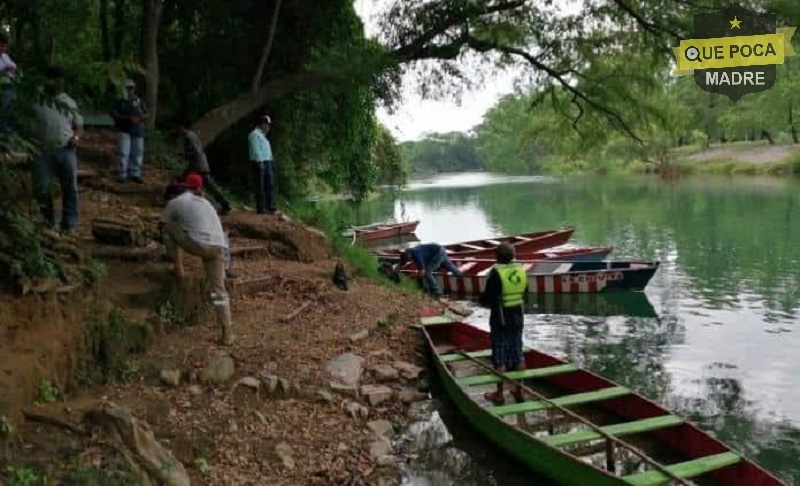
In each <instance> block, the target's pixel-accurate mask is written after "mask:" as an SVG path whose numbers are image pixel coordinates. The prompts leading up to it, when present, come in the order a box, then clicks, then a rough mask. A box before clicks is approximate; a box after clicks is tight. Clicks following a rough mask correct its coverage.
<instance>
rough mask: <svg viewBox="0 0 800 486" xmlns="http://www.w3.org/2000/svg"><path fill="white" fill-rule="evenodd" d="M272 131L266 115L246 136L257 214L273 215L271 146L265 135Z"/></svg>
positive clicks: (273, 181)
mask: <svg viewBox="0 0 800 486" xmlns="http://www.w3.org/2000/svg"><path fill="white" fill-rule="evenodd" d="M271 129H272V118H270V117H269V116H268V115H264V116H262V117H261V118H260V119H259V120H258V125H257V126H256V127H255V128H253V130H252V131H251V132H250V134H249V135H248V136H247V144H248V146H249V152H250V163H252V164H253V177H254V195H255V199H256V211H257V212H258V214H267V213H268V214H275V210H276V208H275V179H274V174H273V172H272V162H273V161H274V160H275V159H274V157H273V156H272V146H271V145H270V143H269V139H268V138H267V134H268V133H269V131H270V130H271Z"/></svg>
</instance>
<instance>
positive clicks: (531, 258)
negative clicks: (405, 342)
mask: <svg viewBox="0 0 800 486" xmlns="http://www.w3.org/2000/svg"><path fill="white" fill-rule="evenodd" d="M613 249H614V247H613V246H581V247H578V246H576V247H572V248H569V247H559V248H551V249H549V250H542V251H534V252H530V253H520V254H517V257H516V261H518V262H520V263H526V264H527V263H534V262H537V261H544V260H560V261H565V262H593V261H600V260H603V259H604V258H605V257H607V256H608V254H609V253H611V251H612V250H613ZM450 261H452V262H453V265H455V266H456V267H462V266H464V268H472V265H470V266H469V267H467V266H466V265H467V264H469V263H473V262H476V263H478V264H480V268H484V266H489V267H491V266H492V265H494V264H495V263H497V262H496V260H494V259H491V258H474V257H453V258H451V259H450ZM399 271H408V272H415V271H417V264H416V263H414V262H413V261H409V262H406V264H405V265H403V266H402V267H401V268H400V269H399Z"/></svg>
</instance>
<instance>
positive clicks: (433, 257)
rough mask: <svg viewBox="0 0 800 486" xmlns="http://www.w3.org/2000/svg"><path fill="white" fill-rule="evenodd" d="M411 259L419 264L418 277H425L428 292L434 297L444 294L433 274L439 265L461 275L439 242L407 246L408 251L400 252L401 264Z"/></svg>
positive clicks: (458, 275)
mask: <svg viewBox="0 0 800 486" xmlns="http://www.w3.org/2000/svg"><path fill="white" fill-rule="evenodd" d="M409 260H411V261H413V262H414V264H415V265H416V266H417V277H418V278H424V282H425V284H426V286H427V290H428V292H430V294H431V295H433V296H434V297H441V296H442V289H441V288H440V287H439V284H438V283H437V282H436V278H435V277H434V276H433V272H435V271H436V270H438V269H439V267H441V266H444V268H445V270H447V271H448V272H450V273H452V274H453V275H455V276H456V277H460V276H461V272H459V271H458V268H456V266H455V265H453V262H451V261H450V259H449V258H448V257H447V252H446V251H445V249H444V247H443V246H442V245H440V244H438V243H425V244H422V245H417V246H414V247H410V248H406V251H405V252H403V253H401V254H400V265H401V266H402V265H405V264H406V263H407V262H408V261H409Z"/></svg>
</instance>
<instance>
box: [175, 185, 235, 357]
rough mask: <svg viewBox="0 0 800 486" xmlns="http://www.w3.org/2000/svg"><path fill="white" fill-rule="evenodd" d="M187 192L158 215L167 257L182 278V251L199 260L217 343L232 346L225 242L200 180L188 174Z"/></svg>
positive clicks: (219, 224) (225, 239) (226, 243)
mask: <svg viewBox="0 0 800 486" xmlns="http://www.w3.org/2000/svg"><path fill="white" fill-rule="evenodd" d="M183 186H184V187H186V189H187V191H186V192H184V193H183V194H181V195H179V196H177V197H175V198H174V199H172V200H171V201H170V202H169V203H168V204H167V207H166V208H165V209H164V213H163V214H162V215H161V223H162V225H163V226H162V234H163V235H164V245H165V246H166V250H167V255H168V256H169V257H170V258H171V259H172V260H173V261H174V262H175V269H174V272H175V276H176V277H177V278H183V276H184V269H183V251H182V250H185V251H187V252H189V253H191V254H192V255H195V256H198V257H200V258H201V259H202V260H203V268H204V270H205V276H206V279H207V280H208V282H209V283H210V284H211V303H212V304H213V306H214V314H215V316H216V320H217V325H219V327H220V330H221V331H222V338H221V340H220V341H221V343H222V344H225V345H231V344H233V332H232V325H231V307H230V299H229V298H228V292H227V291H226V290H225V252H226V251H227V247H228V242H227V238H226V237H225V233H224V232H223V230H222V223H221V222H220V220H219V216H218V215H217V211H216V209H214V206H212V205H211V203H210V202H208V201H207V200H206V199H205V198H204V197H203V196H202V193H203V177H202V176H200V175H199V174H195V173H191V174H189V175H188V176H187V177H186V179H185V180H184V182H183Z"/></svg>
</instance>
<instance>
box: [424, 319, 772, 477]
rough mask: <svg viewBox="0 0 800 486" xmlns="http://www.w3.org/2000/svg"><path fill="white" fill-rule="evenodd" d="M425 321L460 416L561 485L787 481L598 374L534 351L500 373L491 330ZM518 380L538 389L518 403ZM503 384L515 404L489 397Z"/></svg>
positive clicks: (439, 368) (437, 363)
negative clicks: (520, 366)
mask: <svg viewBox="0 0 800 486" xmlns="http://www.w3.org/2000/svg"><path fill="white" fill-rule="evenodd" d="M422 324H423V333H424V336H425V340H426V341H427V345H428V348H429V349H430V351H431V352H432V354H433V356H434V360H433V361H434V365H435V367H436V371H437V373H438V375H439V377H440V378H441V382H442V384H443V388H444V390H445V393H446V394H447V395H448V397H449V398H450V400H451V401H452V402H453V404H454V405H455V406H456V408H457V409H458V410H459V411H460V413H461V414H462V415H463V416H464V417H465V418H466V420H467V421H468V422H469V423H470V424H471V425H472V427H473V428H475V429H476V430H477V431H478V432H479V433H481V434H482V435H484V436H485V437H486V438H487V439H488V440H489V441H491V442H493V443H494V444H495V445H496V446H497V447H499V448H501V449H503V450H504V451H506V452H507V453H508V454H510V455H511V456H513V457H514V458H516V459H517V460H518V461H520V462H521V463H522V464H523V465H525V466H527V467H529V468H530V469H531V470H533V471H536V472H537V473H539V474H543V475H545V476H548V477H549V478H551V479H552V480H554V481H556V482H557V483H559V484H565V485H584V484H585V485H592V486H606V485H608V486H612V485H635V486H655V485H664V484H676V482H677V481H683V484H690V483H689V482H688V478H691V480H692V481H697V484H703V485H705V484H708V485H720V486H723V485H724V486H738V485H740V486H773V485H783V484H784V483H783V482H781V481H780V480H779V479H778V478H776V477H775V476H773V475H771V474H770V473H768V472H767V471H765V470H764V469H763V468H761V467H760V466H759V465H757V464H756V463H754V462H752V461H751V460H748V459H747V458H745V457H743V456H742V455H741V454H739V453H737V452H735V451H733V450H731V449H730V448H729V447H728V446H727V445H725V444H724V443H722V442H720V441H718V440H716V439H714V438H713V437H712V436H710V435H709V434H707V433H705V432H703V431H701V430H700V429H699V428H697V427H696V426H695V425H693V424H691V423H689V422H688V421H687V420H686V419H684V418H682V417H679V416H676V415H673V414H671V413H670V412H669V411H667V410H666V409H664V408H662V407H661V406H659V405H657V404H655V403H653V402H651V401H649V400H647V399H646V398H644V397H642V396H640V395H637V394H636V393H634V392H633V391H631V390H629V389H628V388H626V387H623V386H620V385H619V384H617V383H614V382H613V381H611V380H608V379H605V378H603V377H601V376H599V375H596V374H594V373H592V372H591V371H588V370H585V369H582V368H580V367H578V366H576V365H574V364H570V363H567V362H566V361H563V360H561V359H558V358H556V357H553V356H550V355H548V354H545V353H543V352H540V351H535V350H531V349H526V350H525V353H524V357H525V365H526V369H525V370H524V371H513V372H508V373H506V374H504V375H500V374H498V373H496V372H494V371H493V370H491V365H489V364H488V358H489V357H490V356H491V349H490V348H491V345H490V337H489V333H488V332H486V331H483V330H480V329H478V328H476V327H473V326H470V325H468V324H465V323H461V322H453V321H452V320H451V319H450V318H447V317H443V316H435V317H423V318H422ZM487 365H488V366H487ZM510 379H511V380H521V382H522V384H523V385H524V386H526V387H527V388H528V390H530V391H533V392H534V393H536V395H534V394H533V393H530V391H528V390H526V391H525V393H524V395H525V396H524V401H523V402H521V403H516V402H515V400H513V399H512V398H511V397H510V393H509V392H510V390H511V388H512V387H513V385H512V384H511V383H509V382H508V380H510ZM500 381H503V382H506V383H508V384H507V385H506V403H505V404H504V405H495V404H492V403H490V402H488V401H486V400H485V399H484V397H483V394H484V392H486V391H490V390H493V389H495V387H496V383H498V382H500ZM628 446H633V447H635V448H636V449H637V450H638V452H642V453H644V455H645V456H646V458H643V457H642V456H641V455H639V454H637V452H632V451H631V450H630V448H629V447H628Z"/></svg>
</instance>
